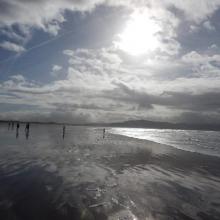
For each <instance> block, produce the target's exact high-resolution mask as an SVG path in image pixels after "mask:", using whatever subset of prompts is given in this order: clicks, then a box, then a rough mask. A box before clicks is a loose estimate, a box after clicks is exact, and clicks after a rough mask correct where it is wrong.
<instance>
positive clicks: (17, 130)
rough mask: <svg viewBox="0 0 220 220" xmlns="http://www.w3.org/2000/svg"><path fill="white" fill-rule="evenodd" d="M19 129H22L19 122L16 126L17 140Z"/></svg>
mask: <svg viewBox="0 0 220 220" xmlns="http://www.w3.org/2000/svg"><path fill="white" fill-rule="evenodd" d="M19 127H20V124H19V122H17V125H16V138H18V136H19Z"/></svg>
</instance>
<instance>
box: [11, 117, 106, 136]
mask: <svg viewBox="0 0 220 220" xmlns="http://www.w3.org/2000/svg"><path fill="white" fill-rule="evenodd" d="M15 124H16V138H18V137H19V128H20V122H14V121H10V122H8V130H14V126H15ZM24 131H25V137H26V139H28V137H29V132H30V123H29V122H27V123H26V124H25V130H24ZM65 134H66V126H65V125H63V133H62V137H63V139H64V138H65ZM104 138H105V128H103V139H104Z"/></svg>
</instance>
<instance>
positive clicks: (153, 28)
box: [115, 11, 161, 55]
mask: <svg viewBox="0 0 220 220" xmlns="http://www.w3.org/2000/svg"><path fill="white" fill-rule="evenodd" d="M160 30H161V28H160V26H159V25H158V24H157V23H156V22H155V20H153V19H152V18H150V17H149V15H148V13H147V12H146V11H145V12H139V11H136V12H134V13H133V14H132V15H131V18H130V20H129V21H128V22H127V24H126V27H125V29H124V30H123V32H122V33H121V34H119V35H118V39H119V40H118V41H117V42H115V45H116V47H117V48H119V49H121V50H123V51H125V52H127V53H129V54H131V55H142V54H146V53H149V52H151V51H153V50H155V49H156V48H158V46H159V40H158V36H157V33H158V32H159V31H160Z"/></svg>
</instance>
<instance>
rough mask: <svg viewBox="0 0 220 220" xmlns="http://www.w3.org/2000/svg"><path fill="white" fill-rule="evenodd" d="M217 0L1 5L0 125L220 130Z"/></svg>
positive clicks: (27, 0) (28, 0)
mask: <svg viewBox="0 0 220 220" xmlns="http://www.w3.org/2000/svg"><path fill="white" fill-rule="evenodd" d="M219 20H220V0H212V1H210V0H199V1H198V0H184V1H182V0H118V1H113V0H90V1H86V0H56V1H53V0H0V120H25V121H27V120H30V121H54V122H64V123H67V122H68V123H85V122H86V123H87V122H116V121H126V120H140V119H145V120H154V121H167V122H175V123H178V122H184V123H211V124H212V123H220V23H219Z"/></svg>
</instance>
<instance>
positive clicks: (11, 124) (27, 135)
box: [8, 121, 30, 139]
mask: <svg viewBox="0 0 220 220" xmlns="http://www.w3.org/2000/svg"><path fill="white" fill-rule="evenodd" d="M15 124H16V138H18V137H19V128H20V122H14V121H11V122H8V130H14V126H15ZM24 131H25V137H26V139H28V137H29V132H30V123H29V122H27V123H26V124H25V130H24Z"/></svg>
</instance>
